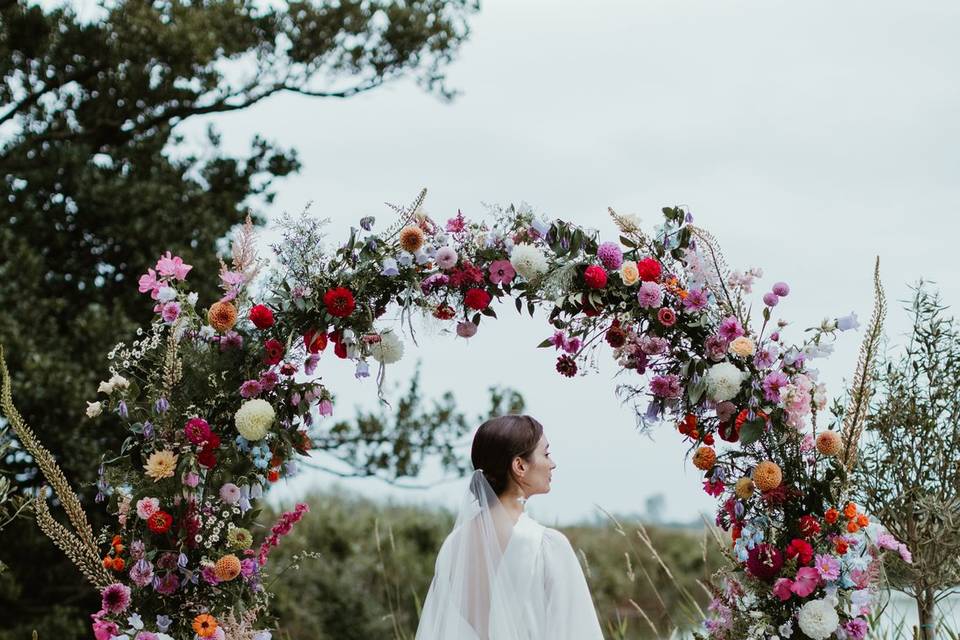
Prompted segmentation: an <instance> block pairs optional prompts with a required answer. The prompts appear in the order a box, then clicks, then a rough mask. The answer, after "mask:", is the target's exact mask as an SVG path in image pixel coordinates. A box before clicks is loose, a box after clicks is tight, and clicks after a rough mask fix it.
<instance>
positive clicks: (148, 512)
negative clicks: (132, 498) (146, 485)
mask: <svg viewBox="0 0 960 640" xmlns="http://www.w3.org/2000/svg"><path fill="white" fill-rule="evenodd" d="M159 510H160V500H158V499H157V498H141V499H139V500H137V517H139V518H140V519H141V520H148V519H149V518H150V516H152V515H153V514H155V513H156V512H157V511H159Z"/></svg>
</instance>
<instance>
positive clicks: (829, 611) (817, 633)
mask: <svg viewBox="0 0 960 640" xmlns="http://www.w3.org/2000/svg"><path fill="white" fill-rule="evenodd" d="M797 624H798V625H799V626H800V630H801V631H803V632H804V633H805V634H806V635H807V636H809V637H810V638H812V639H813V640H826V639H827V638H829V637H830V636H831V635H833V632H834V631H836V630H837V627H838V626H840V616H838V615H837V610H836V609H835V608H834V606H833V605H832V604H830V603H829V602H827V601H826V600H824V599H819V600H811V601H809V602H807V603H806V604H804V605H803V606H802V607H800V612H799V613H798V614H797Z"/></svg>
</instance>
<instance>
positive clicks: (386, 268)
mask: <svg viewBox="0 0 960 640" xmlns="http://www.w3.org/2000/svg"><path fill="white" fill-rule="evenodd" d="M380 275H382V276H387V277H393V276H398V275H400V269H398V268H397V261H396V260H395V259H393V258H384V259H383V269H382V270H381V271H380Z"/></svg>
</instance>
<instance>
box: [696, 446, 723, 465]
mask: <svg viewBox="0 0 960 640" xmlns="http://www.w3.org/2000/svg"><path fill="white" fill-rule="evenodd" d="M716 463H717V452H716V451H714V450H713V448H711V447H700V448H699V449H697V451H696V453H694V454H693V466H695V467H696V468H697V469H701V470H703V471H708V470H710V469H712V468H713V465H715V464H716Z"/></svg>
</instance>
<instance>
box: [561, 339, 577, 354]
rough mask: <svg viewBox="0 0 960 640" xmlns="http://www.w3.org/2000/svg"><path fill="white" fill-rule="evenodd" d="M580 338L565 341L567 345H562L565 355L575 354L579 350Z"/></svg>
mask: <svg viewBox="0 0 960 640" xmlns="http://www.w3.org/2000/svg"><path fill="white" fill-rule="evenodd" d="M580 345H581V342H580V338H570V339H569V340H567V343H566V344H565V345H563V350H564V351H566V352H567V353H576V352H577V351H579V350H580Z"/></svg>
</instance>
